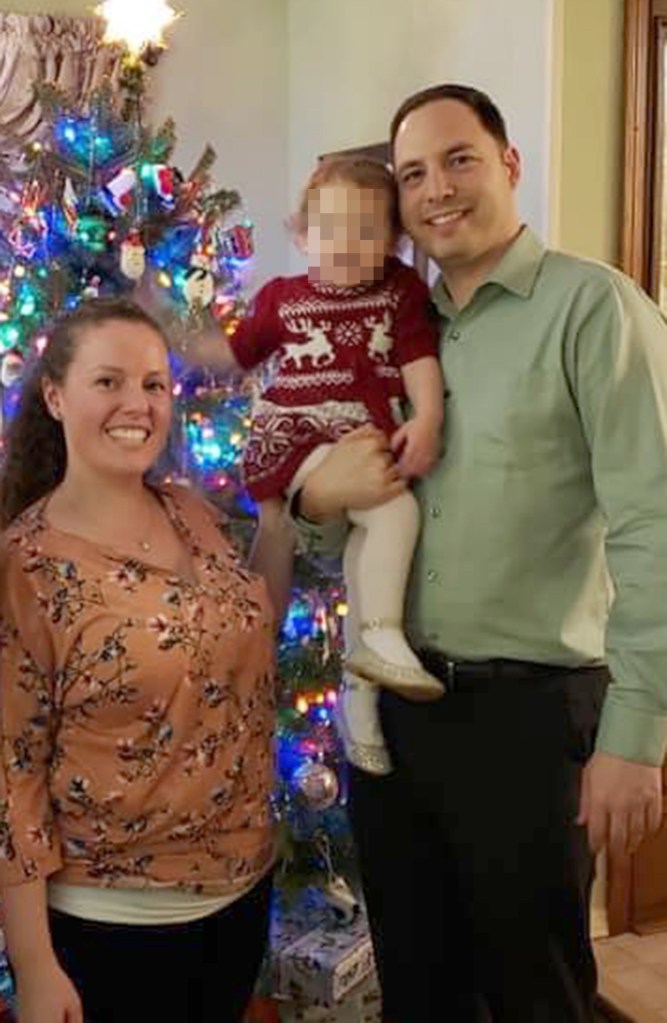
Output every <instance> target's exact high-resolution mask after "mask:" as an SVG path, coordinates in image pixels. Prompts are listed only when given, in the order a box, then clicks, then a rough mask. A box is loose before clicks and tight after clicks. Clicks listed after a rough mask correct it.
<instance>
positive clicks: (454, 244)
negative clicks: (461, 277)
mask: <svg viewBox="0 0 667 1023" xmlns="http://www.w3.org/2000/svg"><path fill="white" fill-rule="evenodd" d="M394 164H395V168H396V177H397V180H398V188H399V196H400V208H401V217H402V220H403V224H404V226H405V229H406V230H407V231H408V232H409V233H410V235H412V237H413V239H414V240H415V241H416V242H417V244H418V245H420V246H421V247H422V248H423V249H424V250H425V251H426V252H427V253H428V254H429V255H430V256H431V257H432V258H433V259H434V260H435V261H436V262H437V263H438V265H439V266H440V268H441V270H443V272H446V271H447V270H448V269H454V268H460V267H465V266H466V265H474V264H475V263H477V262H479V261H483V260H484V259H485V258H486V257H489V256H492V255H493V254H494V252H495V251H496V250H498V249H501V248H502V247H504V246H505V245H507V244H508V242H509V241H510V240H511V239H512V237H513V236H514V235H515V234H516V232H517V230H518V228H519V221H518V218H517V212H516V205H515V194H514V193H515V188H516V185H517V183H518V180H519V175H520V158H519V154H518V152H517V150H516V149H515V148H514V147H513V146H502V145H501V144H500V143H499V142H498V141H497V140H496V139H495V138H494V137H493V136H492V135H490V134H489V132H488V131H487V130H486V128H485V127H484V126H483V125H482V123H481V121H480V120H479V118H478V117H477V114H476V113H475V112H474V111H473V110H471V109H470V107H468V106H466V104H465V103H461V102H459V101H458V100H451V99H443V100H435V101H434V102H432V103H427V104H426V105H425V106H423V107H419V108H418V109H417V110H413V111H412V112H411V113H409V114H408V115H407V117H405V119H404V120H403V122H402V124H401V126H400V128H399V131H398V134H397V136H396V141H395V144H394Z"/></svg>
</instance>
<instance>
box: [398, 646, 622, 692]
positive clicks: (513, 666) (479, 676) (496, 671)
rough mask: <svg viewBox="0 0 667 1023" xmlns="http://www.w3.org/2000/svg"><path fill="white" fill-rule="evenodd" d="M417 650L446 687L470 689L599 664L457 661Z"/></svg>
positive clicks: (591, 668) (424, 649)
mask: <svg viewBox="0 0 667 1023" xmlns="http://www.w3.org/2000/svg"><path fill="white" fill-rule="evenodd" d="M417 653H418V655H419V658H420V660H421V662H422V664H423V665H424V667H425V668H426V670H427V671H430V672H431V674H432V675H435V676H436V678H439V679H440V681H441V682H443V683H444V684H445V686H446V688H447V689H449V690H456V689H466V688H470V689H472V688H476V687H477V686H480V685H483V684H484V683H493V682H495V681H496V680H498V681H500V680H504V681H505V682H519V683H520V682H532V683H533V684H534V683H535V682H537V681H538V680H539V679H540V678H542V679H545V680H546V679H548V678H553V677H554V676H556V675H568V674H570V673H571V672H575V671H591V670H594V669H595V668H598V669H600V668H601V667H602V666H601V665H591V666H588V665H586V666H583V667H581V668H576V667H572V666H568V665H564V664H540V663H538V662H537V661H515V660H510V659H506V658H493V659H491V660H486V661H460V660H457V659H456V658H453V657H450V656H449V655H448V654H445V653H442V652H441V651H440V650H433V649H432V648H430V647H423V648H422V649H421V650H418V651H417Z"/></svg>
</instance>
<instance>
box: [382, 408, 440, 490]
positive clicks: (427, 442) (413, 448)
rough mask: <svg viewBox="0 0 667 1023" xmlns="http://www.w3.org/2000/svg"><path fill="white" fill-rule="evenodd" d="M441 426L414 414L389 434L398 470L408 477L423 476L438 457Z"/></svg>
mask: <svg viewBox="0 0 667 1023" xmlns="http://www.w3.org/2000/svg"><path fill="white" fill-rule="evenodd" d="M441 439H442V438H441V426H440V424H439V423H437V422H434V420H432V419H426V418H425V417H422V418H421V419H420V417H419V416H415V418H414V419H408V421H407V423H403V425H402V426H399V427H398V429H397V430H395V431H394V433H393V434H392V435H391V450H392V451H393V452H394V454H395V455H396V456H397V457H398V471H399V472H400V474H401V476H403V477H405V478H406V479H410V478H411V477H414V476H425V475H426V474H427V473H428V472H430V471H431V469H432V468H433V466H434V465H435V463H436V462H437V460H438V458H439V457H440V444H441Z"/></svg>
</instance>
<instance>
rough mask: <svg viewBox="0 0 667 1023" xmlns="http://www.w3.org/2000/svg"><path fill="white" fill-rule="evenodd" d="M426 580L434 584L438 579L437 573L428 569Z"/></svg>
mask: <svg viewBox="0 0 667 1023" xmlns="http://www.w3.org/2000/svg"><path fill="white" fill-rule="evenodd" d="M426 578H427V579H428V581H429V582H430V583H434V582H435V581H436V579H437V578H438V573H437V572H436V571H435V569H433V568H429V570H428V572H427V573H426Z"/></svg>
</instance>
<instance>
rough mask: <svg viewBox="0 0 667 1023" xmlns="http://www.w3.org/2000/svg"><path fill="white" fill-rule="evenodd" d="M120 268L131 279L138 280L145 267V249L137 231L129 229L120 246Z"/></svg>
mask: <svg viewBox="0 0 667 1023" xmlns="http://www.w3.org/2000/svg"><path fill="white" fill-rule="evenodd" d="M120 269H121V272H122V273H123V274H124V275H125V276H126V277H128V278H129V279H130V280H131V281H139V280H141V278H142V277H143V275H144V270H145V269H146V250H145V249H144V247H143V245H142V243H141V235H140V234H139V232H138V231H130V233H129V234H128V236H127V238H126V239H125V241H124V242H123V243H122V245H121V247H120Z"/></svg>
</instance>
